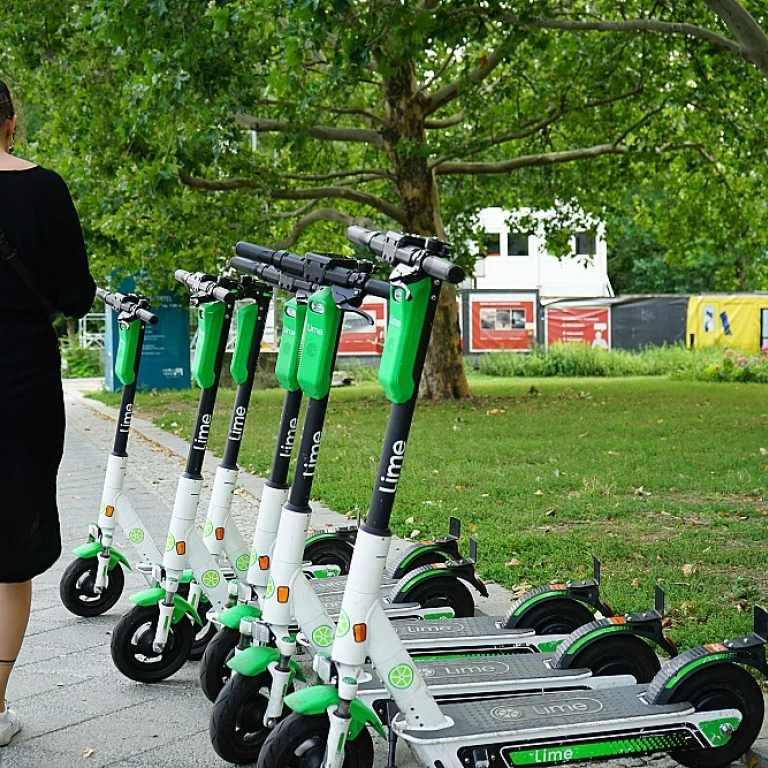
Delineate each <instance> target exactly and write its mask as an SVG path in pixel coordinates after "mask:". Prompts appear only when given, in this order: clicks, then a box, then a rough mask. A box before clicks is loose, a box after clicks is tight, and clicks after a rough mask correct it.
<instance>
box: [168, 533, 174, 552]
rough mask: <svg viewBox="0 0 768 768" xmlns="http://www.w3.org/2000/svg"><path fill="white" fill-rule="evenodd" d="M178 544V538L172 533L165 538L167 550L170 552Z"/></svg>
mask: <svg viewBox="0 0 768 768" xmlns="http://www.w3.org/2000/svg"><path fill="white" fill-rule="evenodd" d="M175 546H176V539H174V538H173V536H171V534H170V533H169V534H168V538H167V539H166V540H165V551H166V552H170V551H171V550H172V549H173V548H174V547H175Z"/></svg>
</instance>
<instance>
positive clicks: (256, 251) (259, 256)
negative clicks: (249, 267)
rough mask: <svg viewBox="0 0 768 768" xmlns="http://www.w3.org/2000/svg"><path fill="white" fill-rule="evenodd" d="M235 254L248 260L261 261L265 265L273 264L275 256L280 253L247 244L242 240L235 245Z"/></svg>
mask: <svg viewBox="0 0 768 768" xmlns="http://www.w3.org/2000/svg"><path fill="white" fill-rule="evenodd" d="M235 253H236V254H237V255H238V256H244V257H245V258H246V259H251V261H260V262H262V263H263V264H273V263H274V259H275V256H276V255H277V254H278V253H280V252H279V251H274V250H272V249H271V248H264V247H263V246H261V245H254V244H253V243H246V242H245V241H244V240H241V241H240V242H239V243H237V245H235Z"/></svg>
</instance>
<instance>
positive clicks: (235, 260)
mask: <svg viewBox="0 0 768 768" xmlns="http://www.w3.org/2000/svg"><path fill="white" fill-rule="evenodd" d="M239 245H240V243H238V246H239ZM245 245H248V243H245ZM229 266H230V267H232V269H236V270H237V271H238V272H245V274H246V275H258V274H259V273H260V271H261V268H262V267H264V264H262V263H259V262H257V261H254V260H253V259H247V258H246V257H245V256H233V257H232V258H231V259H230V260H229Z"/></svg>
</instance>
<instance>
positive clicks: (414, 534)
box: [408, 530, 421, 539]
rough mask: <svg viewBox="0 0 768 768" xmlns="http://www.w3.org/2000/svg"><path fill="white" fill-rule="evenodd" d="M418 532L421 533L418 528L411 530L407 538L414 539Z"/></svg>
mask: <svg viewBox="0 0 768 768" xmlns="http://www.w3.org/2000/svg"><path fill="white" fill-rule="evenodd" d="M420 533H421V531H419V530H416V531H411V535H410V536H409V537H408V538H409V539H415V538H416V537H417V536H418V535H419V534H420Z"/></svg>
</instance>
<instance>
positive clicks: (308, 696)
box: [285, 685, 387, 741]
mask: <svg viewBox="0 0 768 768" xmlns="http://www.w3.org/2000/svg"><path fill="white" fill-rule="evenodd" d="M338 703H339V692H338V690H337V689H336V686H333V685H313V686H311V687H310V688H302V689H301V690H300V691H294V692H293V693H289V694H288V695H287V696H286V697H285V705H286V706H287V707H290V709H292V710H293V711H294V712H296V713H297V714H300V715H319V714H322V713H323V712H326V711H327V710H328V708H329V707H333V706H335V705H336V704H338ZM349 715H350V717H351V718H352V723H351V725H350V726H349V739H350V741H353V740H354V739H356V738H357V737H358V736H359V734H360V731H362V730H363V728H365V725H366V723H368V724H369V725H370V726H371V727H372V728H373V729H374V730H375V731H376V733H378V734H379V735H380V736H381V737H382V738H384V739H386V738H387V736H386V734H385V733H384V728H383V727H382V725H381V721H380V720H379V718H378V717H377V716H376V713H375V712H374V711H373V710H372V709H371V708H370V707H369V706H368V705H367V704H363V702H362V701H360V699H355V700H354V701H353V702H352V705H351V706H350V708H349Z"/></svg>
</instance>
